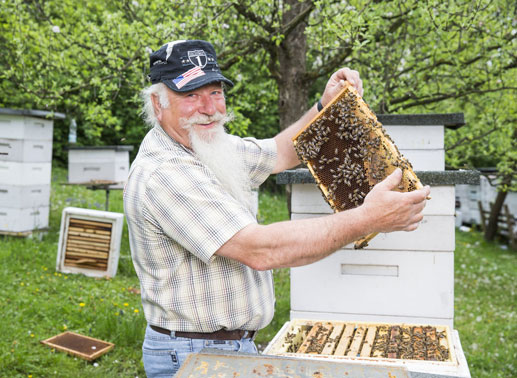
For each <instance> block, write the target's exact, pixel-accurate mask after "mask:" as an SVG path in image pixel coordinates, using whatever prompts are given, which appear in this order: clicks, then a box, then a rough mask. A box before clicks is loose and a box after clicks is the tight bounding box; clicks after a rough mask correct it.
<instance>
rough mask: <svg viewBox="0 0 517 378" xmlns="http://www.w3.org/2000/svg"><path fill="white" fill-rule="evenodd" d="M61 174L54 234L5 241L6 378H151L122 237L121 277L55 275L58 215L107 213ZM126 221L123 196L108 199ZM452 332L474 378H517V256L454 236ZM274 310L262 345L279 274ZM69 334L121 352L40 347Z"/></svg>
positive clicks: (285, 281)
mask: <svg viewBox="0 0 517 378" xmlns="http://www.w3.org/2000/svg"><path fill="white" fill-rule="evenodd" d="M65 181H66V171H65V170H64V169H58V168H54V169H53V181H52V195H51V213H50V231H49V232H48V233H47V234H45V235H43V237H42V238H41V240H40V239H39V238H37V237H33V238H27V239H22V238H13V237H0V280H1V282H2V285H3V290H2V291H1V292H0V303H1V304H2V310H1V312H0V314H1V315H2V316H1V318H0V334H1V335H2V341H1V342H0V376H1V377H9V378H11V377H34V378H35V377H88V378H92V377H136V376H139V377H144V376H145V373H144V370H143V365H142V363H141V349H140V348H141V343H142V339H143V333H144V327H145V319H144V316H143V313H142V308H141V305H140V296H139V295H138V293H137V292H136V290H135V289H138V287H139V284H138V280H137V278H136V275H135V272H134V269H133V265H132V263H131V258H130V253H129V243H128V238H127V228H126V227H125V228H124V233H123V238H122V245H121V253H120V260H119V265H118V272H117V275H116V277H115V278H113V279H95V278H89V277H85V276H82V275H75V274H63V273H59V272H56V270H55V266H56V256H57V245H58V238H59V226H60V221H61V212H62V210H63V208H64V207H67V206H75V207H84V208H91V209H99V210H104V195H105V193H104V192H103V191H96V192H94V191H90V190H87V189H85V188H82V187H76V186H66V185H60V183H63V182H65ZM259 203H260V212H259V219H260V220H261V221H262V222H263V223H271V222H275V221H279V220H283V219H286V218H287V217H288V212H287V208H286V205H285V199H284V198H283V197H282V196H280V195H273V194H267V193H262V194H261V196H260V202H259ZM110 211H116V212H122V193H121V192H120V191H114V192H112V193H111V197H110ZM456 241H457V248H456V262H455V263H456V267H455V271H456V287H455V297H456V304H455V327H454V328H455V329H457V330H458V331H459V334H460V339H461V342H462V346H463V349H464V351H465V354H466V357H467V361H468V363H469V366H470V370H471V374H472V377H511V376H517V363H516V361H517V313H516V303H517V301H516V299H517V295H516V291H517V281H516V277H517V252H515V251H507V250H503V249H501V248H500V246H499V245H498V244H494V243H486V242H484V241H482V238H481V236H480V234H479V233H477V232H470V233H461V232H458V233H457V239H456ZM275 282H276V296H277V310H276V316H275V318H274V320H273V322H272V323H271V324H270V325H269V326H268V327H267V328H265V329H264V330H262V331H261V332H260V333H259V336H258V337H257V343H258V344H260V345H261V346H265V345H266V344H267V343H268V341H269V340H271V339H272V337H273V336H274V335H275V334H276V333H277V331H278V330H279V329H280V327H281V326H282V325H283V324H284V322H285V321H287V320H288V318H289V270H288V269H279V270H277V271H275ZM65 330H70V331H74V332H78V333H81V334H84V335H87V336H91V337H95V338H100V339H102V340H106V341H110V342H113V343H115V344H116V346H115V348H114V349H113V350H112V351H111V352H109V353H108V354H106V355H104V356H103V357H101V358H100V359H98V360H97V361H95V363H90V362H85V361H83V360H81V359H79V358H75V357H72V356H69V355H66V354H64V353H61V352H57V351H54V350H52V349H50V348H48V347H46V346H43V345H42V344H40V340H44V339H46V338H49V337H51V336H54V335H57V334H59V333H61V332H63V331H65Z"/></svg>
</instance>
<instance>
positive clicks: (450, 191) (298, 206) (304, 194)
mask: <svg viewBox="0 0 517 378" xmlns="http://www.w3.org/2000/svg"><path fill="white" fill-rule="evenodd" d="M430 196H431V199H430V200H428V201H427V202H426V206H425V209H424V215H454V207H455V197H454V187H453V186H452V185H448V186H433V187H432V188H431V194H430ZM291 211H292V212H293V213H299V214H327V213H328V214H330V213H333V210H332V208H331V207H330V206H329V204H328V203H327V202H325V199H324V198H323V195H322V194H321V191H320V190H319V189H318V187H317V186H316V184H293V186H292V196H291Z"/></svg>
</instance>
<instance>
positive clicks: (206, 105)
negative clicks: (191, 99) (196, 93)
mask: <svg viewBox="0 0 517 378" xmlns="http://www.w3.org/2000/svg"><path fill="white" fill-rule="evenodd" d="M198 111H199V113H201V114H207V115H214V114H215V113H216V107H215V102H214V99H213V98H211V97H210V96H202V98H201V103H200V106H199V110H198Z"/></svg>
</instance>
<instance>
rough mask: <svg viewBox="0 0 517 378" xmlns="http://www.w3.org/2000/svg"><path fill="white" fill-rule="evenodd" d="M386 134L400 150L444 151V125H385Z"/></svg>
mask: <svg viewBox="0 0 517 378" xmlns="http://www.w3.org/2000/svg"><path fill="white" fill-rule="evenodd" d="M384 128H385V129H386V132H387V133H388V135H389V136H390V137H391V139H393V141H394V142H395V145H396V146H397V147H398V148H399V149H408V150H429V149H431V150H443V148H444V142H443V139H444V127H443V125H435V126H433V125H429V126H427V125H425V126H422V125H418V126H403V125H384Z"/></svg>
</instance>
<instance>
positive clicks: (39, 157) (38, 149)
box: [0, 138, 52, 163]
mask: <svg viewBox="0 0 517 378" xmlns="http://www.w3.org/2000/svg"><path fill="white" fill-rule="evenodd" d="M0 159H2V160H3V161H19V162H39V163H43V162H50V161H52V140H35V139H25V140H23V139H7V138H0Z"/></svg>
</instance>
